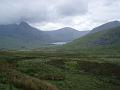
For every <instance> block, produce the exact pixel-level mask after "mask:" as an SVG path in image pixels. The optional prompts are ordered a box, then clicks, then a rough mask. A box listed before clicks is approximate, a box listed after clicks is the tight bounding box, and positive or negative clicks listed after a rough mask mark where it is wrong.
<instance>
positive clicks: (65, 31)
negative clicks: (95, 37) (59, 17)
mask: <svg viewBox="0 0 120 90" xmlns="http://www.w3.org/2000/svg"><path fill="white" fill-rule="evenodd" d="M88 32H89V31H78V30H75V29H73V28H70V27H65V28H61V29H58V30H54V31H46V33H47V34H48V35H50V36H51V37H52V38H53V39H54V40H55V41H56V42H68V41H72V40H74V39H77V38H79V37H82V36H84V35H86V34H87V33H88Z"/></svg>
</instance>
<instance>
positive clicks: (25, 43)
mask: <svg viewBox="0 0 120 90" xmlns="http://www.w3.org/2000/svg"><path fill="white" fill-rule="evenodd" d="M51 41H52V39H51V37H50V36H49V35H47V34H46V33H45V32H43V31H40V30H38V29H36V28H34V27H32V26H30V25H29V24H28V23H26V22H21V23H20V24H19V25H17V24H10V25H0V48H1V49H7V48H8V49H12V48H14V49H16V48H32V47H39V46H40V45H44V44H47V43H50V42H51Z"/></svg>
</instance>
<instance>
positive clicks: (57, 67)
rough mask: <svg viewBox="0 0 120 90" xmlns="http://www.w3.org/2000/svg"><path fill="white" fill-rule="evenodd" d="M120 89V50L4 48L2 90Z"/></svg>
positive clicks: (0, 56)
mask: <svg viewBox="0 0 120 90" xmlns="http://www.w3.org/2000/svg"><path fill="white" fill-rule="evenodd" d="M90 89H91V90H120V56H119V53H114V54H111V53H106V54H105V53H97V54H95V53H91V54H90V53H72V52H64V53H63V52H42V51H8V52H5V51H1V52H0V90H90Z"/></svg>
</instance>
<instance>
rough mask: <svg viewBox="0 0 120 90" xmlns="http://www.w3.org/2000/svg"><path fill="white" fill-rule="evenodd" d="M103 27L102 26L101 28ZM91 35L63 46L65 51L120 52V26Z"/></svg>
mask: <svg viewBox="0 0 120 90" xmlns="http://www.w3.org/2000/svg"><path fill="white" fill-rule="evenodd" d="M100 27H101V26H100ZM93 31H94V29H93ZM93 31H91V32H92V33H89V34H87V35H85V36H83V37H81V38H79V39H76V40H74V41H73V42H70V43H68V44H66V45H64V46H63V48H64V49H65V50H73V51H74V50H76V51H78V52H79V51H80V50H81V49H86V50H88V51H89V50H90V51H91V50H98V49H99V50H101V51H102V50H103V49H104V50H105V49H107V50H119V48H120V47H119V46H120V26H118V27H113V28H111V29H106V30H101V31H97V32H94V33H93Z"/></svg>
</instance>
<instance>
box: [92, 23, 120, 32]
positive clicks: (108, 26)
mask: <svg viewBox="0 0 120 90" xmlns="http://www.w3.org/2000/svg"><path fill="white" fill-rule="evenodd" d="M119 26H120V22H119V21H112V22H108V23H105V24H103V25H100V26H98V27H96V28H94V29H93V30H92V31H91V32H92V33H94V32H98V31H103V30H109V29H112V28H115V27H119Z"/></svg>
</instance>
